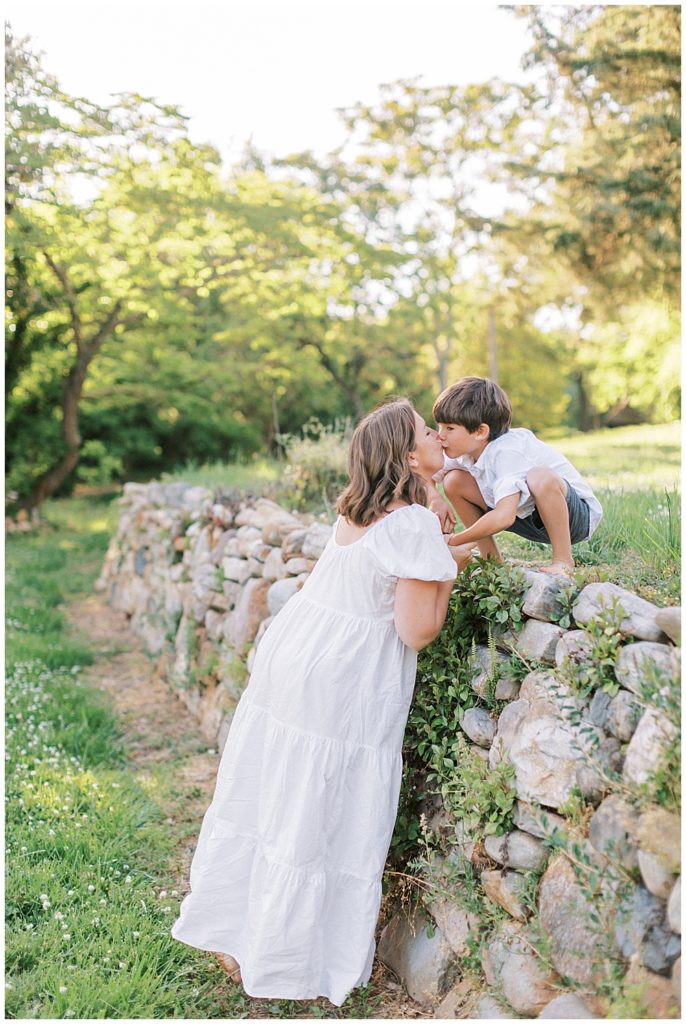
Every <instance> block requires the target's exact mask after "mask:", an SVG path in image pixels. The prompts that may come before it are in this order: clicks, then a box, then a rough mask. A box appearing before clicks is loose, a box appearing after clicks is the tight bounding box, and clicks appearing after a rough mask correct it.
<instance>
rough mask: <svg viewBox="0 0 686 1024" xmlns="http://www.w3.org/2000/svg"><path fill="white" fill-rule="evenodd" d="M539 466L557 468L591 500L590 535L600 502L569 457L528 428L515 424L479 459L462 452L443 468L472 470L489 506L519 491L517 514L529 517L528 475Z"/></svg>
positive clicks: (599, 515) (531, 503)
mask: <svg viewBox="0 0 686 1024" xmlns="http://www.w3.org/2000/svg"><path fill="white" fill-rule="evenodd" d="M536 466H549V467H550V469H554V470H555V472H556V473H558V474H559V475H560V476H561V477H562V478H563V479H564V480H566V481H567V482H568V483H569V484H571V485H572V487H573V488H574V490H575V491H576V492H577V494H579V496H580V497H582V498H584V499H585V500H586V501H587V502H588V507H589V510H590V523H589V526H590V529H589V537H590V535H591V534H592V533H593V531H594V530H595V528H596V527H597V525H598V523H599V522H600V520H601V518H602V515H603V509H602V506H601V504H600V502H599V501H598V499H597V498H596V496H595V494H594V493H593V491H592V490H591V488H590V487H589V485H588V484H587V483H586V481H585V480H584V478H583V477H582V476H581V474H580V473H579V472H578V471H577V470H576V469H575V468H574V466H573V465H572V464H571V462H570V461H569V459H566V458H565V457H564V455H562V454H561V453H560V452H558V451H556V449H555V448H551V446H550V445H549V444H546V443H545V442H544V441H540V440H539V439H538V438H537V437H536V435H535V434H533V433H532V432H531V431H530V430H527V429H526V428H525V427H514V428H512V429H510V430H508V431H507V433H505V434H501V435H500V437H497V438H496V439H495V440H494V441H489V443H488V444H487V445H486V447H485V448H484V450H483V452H482V453H481V455H480V456H479V458H478V459H477V460H476V461H474V459H472V457H471V456H470V455H460V456H458V457H457V458H455V459H451V458H448V456H447V455H446V456H444V466H443V471H444V472H447V471H448V470H450V469H463V470H466V471H467V472H468V473H470V474H471V476H473V477H474V479H475V480H476V482H477V485H478V487H479V490H480V491H481V494H482V496H483V499H484V501H485V502H486V504H487V505H488V506H489V507H490V508H495V506H496V505H497V503H498V502H499V501H500V500H501V498H506V497H507V496H508V494H515V493H516V492H517V491H519V492H520V499H519V504H518V506H517V517H518V518H519V519H526V517H527V516H529V515H531V513H532V512H533V511H534V509H535V507H536V503H535V501H534V499H533V497H532V495H531V492H530V490H529V488H528V486H527V482H526V475H527V473H528V472H529V470H530V469H534V468H535V467H536Z"/></svg>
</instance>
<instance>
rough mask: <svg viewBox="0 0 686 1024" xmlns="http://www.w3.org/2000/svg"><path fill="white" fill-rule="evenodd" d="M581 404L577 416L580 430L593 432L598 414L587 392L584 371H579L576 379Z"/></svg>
mask: <svg viewBox="0 0 686 1024" xmlns="http://www.w3.org/2000/svg"><path fill="white" fill-rule="evenodd" d="M574 380H575V383H576V389H577V398H578V402H579V413H578V416H577V420H578V426H579V430H583V431H588V430H593V429H594V427H595V426H596V418H597V417H596V414H595V412H594V409H593V406H592V404H591V401H590V399H589V397H588V393H587V391H586V383H585V381H584V375H583V371H582V370H578V371H577V373H576V374H575V377H574Z"/></svg>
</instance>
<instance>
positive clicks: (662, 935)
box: [641, 921, 681, 977]
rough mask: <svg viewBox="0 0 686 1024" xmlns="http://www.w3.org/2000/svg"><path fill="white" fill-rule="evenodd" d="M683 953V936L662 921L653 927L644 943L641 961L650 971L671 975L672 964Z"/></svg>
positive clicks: (666, 975)
mask: <svg viewBox="0 0 686 1024" xmlns="http://www.w3.org/2000/svg"><path fill="white" fill-rule="evenodd" d="M680 954H681V937H680V936H679V935H675V934H674V932H673V931H671V929H670V928H669V927H668V926H667V924H666V923H665V922H664V921H662V922H661V923H660V924H659V925H657V927H655V928H651V929H650V931H649V932H648V935H647V936H646V939H645V942H644V943H643V950H642V952H641V963H642V964H643V966H644V967H647V968H648V970H649V971H654V972H655V974H662V975H664V976H665V977H669V975H670V973H671V970H672V964H673V963H674V962H675V960H676V959H677V957H679V956H680Z"/></svg>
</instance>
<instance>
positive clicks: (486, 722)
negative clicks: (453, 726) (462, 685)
mask: <svg viewBox="0 0 686 1024" xmlns="http://www.w3.org/2000/svg"><path fill="white" fill-rule="evenodd" d="M460 725H461V726H462V728H463V729H464V731H465V732H466V734H467V736H469V738H470V740H472V741H473V742H474V743H476V744H478V745H479V746H480V747H490V745H491V743H492V742H493V737H494V736H495V722H494V721H493V719H492V718H491V716H490V715H489V714H488V712H487V711H485V710H484V709H483V708H467V710H466V711H465V713H464V715H463V716H462V721H461V722H460Z"/></svg>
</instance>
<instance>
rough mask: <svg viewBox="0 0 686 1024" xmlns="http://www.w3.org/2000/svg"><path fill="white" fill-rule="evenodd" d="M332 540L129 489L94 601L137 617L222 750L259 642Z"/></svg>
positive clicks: (196, 494) (293, 523)
mask: <svg viewBox="0 0 686 1024" xmlns="http://www.w3.org/2000/svg"><path fill="white" fill-rule="evenodd" d="M330 532H331V527H330V526H327V525H326V524H324V523H321V522H317V521H315V520H314V518H313V517H312V516H310V515H294V514H291V513H289V512H287V511H286V510H285V509H283V508H281V507H280V506H279V505H277V504H275V503H274V502H272V501H268V500H267V499H265V498H260V499H258V500H257V501H256V502H254V504H251V505H248V504H246V503H242V502H238V503H237V502H235V501H232V500H230V499H222V498H218V497H216V496H214V495H213V494H212V492H211V491H209V490H207V489H206V488H203V487H189V486H188V485H186V484H182V483H175V484H158V483H154V484H147V485H145V484H132V483H129V484H126V486H125V487H124V495H123V498H122V499H121V516H120V520H119V527H118V530H117V534H116V536H115V537H114V538H113V540H112V542H111V544H110V546H109V548H108V551H107V555H106V557H105V562H104V566H103V569H102V572H101V575H100V578H99V580H98V583H97V584H96V586H97V589H99V590H101V591H106V592H107V594H108V598H109V601H110V603H111V604H112V605H113V606H114V607H115V608H120V609H121V610H122V611H125V612H126V613H127V614H128V615H129V616H130V617H131V625H132V627H133V629H134V630H135V631H136V632H137V633H138V634H139V635H140V636H141V637H142V638H143V640H144V642H145V645H146V649H147V650H148V652H149V653H151V654H155V655H159V658H160V661H159V666H158V668H159V672H160V673H161V674H162V675H163V676H164V677H165V678H166V679H167V681H168V682H169V684H170V686H171V687H172V688H173V689H174V690H175V691H176V692H177V693H178V695H179V697H180V698H181V699H182V700H183V701H184V703H185V704H186V705H187V706H188V707H189V708H190V709H191V710H192V711H193V712H194V714H196V715H197V717H198V719H199V721H200V725H201V727H202V729H203V731H204V733H205V735H206V736H207V738H208V740H210V742H212V743H216V744H217V745H218V746H219V748H220V749H221V748H222V747H223V745H224V742H225V740H226V736H227V734H228V730H229V726H230V724H231V719H232V716H233V711H234V709H235V707H236V704H237V703H238V699H239V697H240V695H241V692H242V691H243V689H244V687H245V684H246V682H247V678H248V674H249V671H250V668H251V667H252V661H253V658H254V652H255V649H256V646H257V644H258V643H259V640H260V639H261V637H262V635H263V634H264V631H265V630H266V628H267V626H268V625H269V622H270V621H271V619H272V617H273V616H274V615H276V613H277V612H278V611H279V610H280V609H281V608H282V607H283V605H284V604H285V603H286V601H287V600H288V598H289V597H291V596H292V595H293V594H294V593H296V592H297V591H298V590H299V589H300V587H301V586H302V585H303V582H304V581H305V580H306V579H307V577H308V575H309V573H310V572H311V570H312V568H313V566H314V565H315V564H316V560H317V558H318V557H319V555H320V554H321V552H322V551H323V549H324V545H325V544H326V542H327V540H328V537H329V534H330Z"/></svg>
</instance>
